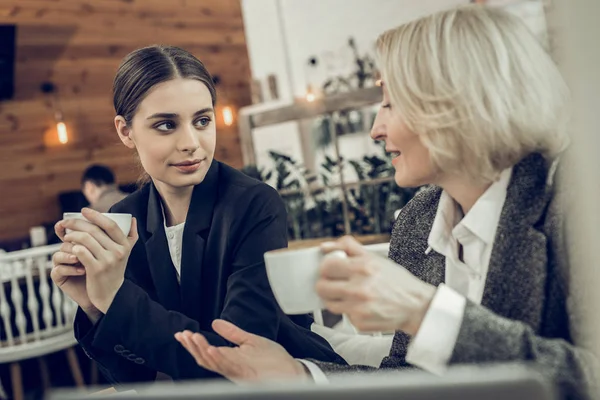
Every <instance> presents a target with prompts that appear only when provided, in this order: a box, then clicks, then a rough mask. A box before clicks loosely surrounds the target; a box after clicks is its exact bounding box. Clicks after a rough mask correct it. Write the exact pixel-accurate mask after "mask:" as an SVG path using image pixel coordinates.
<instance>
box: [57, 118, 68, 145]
mask: <svg viewBox="0 0 600 400" xmlns="http://www.w3.org/2000/svg"><path fill="white" fill-rule="evenodd" d="M56 131H57V132H58V141H59V142H60V143H61V144H67V143H68V142H69V134H68V132H67V126H66V125H65V123H64V122H62V121H60V122H57V123H56Z"/></svg>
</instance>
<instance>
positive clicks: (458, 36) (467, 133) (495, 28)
mask: <svg viewBox="0 0 600 400" xmlns="http://www.w3.org/2000/svg"><path fill="white" fill-rule="evenodd" d="M377 55H378V62H379V67H380V69H381V75H382V76H381V77H382V79H383V82H384V84H385V86H386V88H387V90H388V93H389V97H390V101H391V103H392V105H393V109H395V110H396V112H399V113H400V114H401V117H402V119H403V121H404V122H405V123H406V125H407V126H408V128H409V129H411V130H412V131H413V132H415V133H416V134H418V135H419V136H420V138H421V140H422V142H423V144H424V145H425V146H426V147H427V148H428V149H429V152H430V156H431V161H432V163H433V165H434V167H435V168H436V169H437V170H438V171H443V172H445V173H452V174H462V175H463V176H465V175H466V176H468V177H469V178H470V179H472V180H474V181H478V182H484V183H485V182H491V181H494V180H495V179H497V177H498V175H499V173H500V172H501V171H502V170H504V169H506V168H508V167H511V166H513V165H515V164H516V163H518V162H519V161H520V160H521V159H522V158H524V157H525V156H527V155H528V154H531V153H534V152H537V153H541V154H543V155H544V156H545V157H546V158H548V159H553V158H555V157H556V156H557V155H558V154H559V153H560V152H561V151H563V150H564V149H565V147H566V146H567V144H568V137H567V134H566V131H567V122H568V113H567V104H568V97H569V94H568V89H567V87H566V85H565V83H564V80H563V78H562V76H561V75H560V73H559V71H558V69H557V67H556V65H555V64H554V62H553V61H552V59H551V58H550V56H549V55H548V54H547V53H546V51H545V50H544V48H543V47H542V45H541V43H539V42H538V40H537V39H536V37H535V36H534V35H533V33H531V32H530V31H529V29H528V28H527V27H526V26H525V25H524V24H523V23H522V22H521V20H520V19H519V18H518V17H516V16H514V15H512V14H510V13H508V12H506V11H503V10H501V9H497V8H489V7H485V6H479V5H470V6H464V7H459V8H456V9H452V10H448V11H443V12H438V13H436V14H432V15H429V16H426V17H423V18H420V19H417V20H415V21H412V22H409V23H407V24H404V25H402V26H400V27H398V28H395V29H392V30H389V31H387V32H385V33H383V34H382V35H381V36H380V37H379V39H378V40H377Z"/></svg>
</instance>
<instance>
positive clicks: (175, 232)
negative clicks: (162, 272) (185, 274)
mask: <svg viewBox="0 0 600 400" xmlns="http://www.w3.org/2000/svg"><path fill="white" fill-rule="evenodd" d="M163 226H164V228H165V236H166V237H167V244H168V245H169V254H170V255H171V261H172V262H173V266H174V267H175V273H176V274H177V282H180V283H181V248H182V243H183V228H184V227H185V222H182V223H181V224H179V225H173V226H167V218H166V217H165V210H164V209H163Z"/></svg>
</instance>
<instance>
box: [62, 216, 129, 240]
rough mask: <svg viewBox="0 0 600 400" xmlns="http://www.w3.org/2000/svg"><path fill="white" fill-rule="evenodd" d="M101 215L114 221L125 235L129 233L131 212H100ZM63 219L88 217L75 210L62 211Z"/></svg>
mask: <svg viewBox="0 0 600 400" xmlns="http://www.w3.org/2000/svg"><path fill="white" fill-rule="evenodd" d="M102 215H105V216H107V217H108V218H110V219H112V220H113V221H115V222H116V223H117V225H118V226H119V228H121V231H122V232H123V233H124V234H125V235H129V231H130V230H131V214H119V213H102ZM63 219H82V220H84V221H88V219H87V218H85V217H84V216H83V214H82V213H75V212H68V213H64V214H63ZM69 232H71V230H70V229H67V233H69Z"/></svg>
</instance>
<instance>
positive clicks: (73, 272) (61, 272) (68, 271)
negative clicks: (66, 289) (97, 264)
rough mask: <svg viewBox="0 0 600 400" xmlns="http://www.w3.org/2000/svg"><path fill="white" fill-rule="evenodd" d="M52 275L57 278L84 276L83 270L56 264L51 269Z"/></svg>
mask: <svg viewBox="0 0 600 400" xmlns="http://www.w3.org/2000/svg"><path fill="white" fill-rule="evenodd" d="M52 274H53V275H54V276H58V277H66V276H81V275H85V268H83V267H73V266H71V265H63V264H58V265H55V266H54V267H53V268H52Z"/></svg>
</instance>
